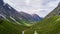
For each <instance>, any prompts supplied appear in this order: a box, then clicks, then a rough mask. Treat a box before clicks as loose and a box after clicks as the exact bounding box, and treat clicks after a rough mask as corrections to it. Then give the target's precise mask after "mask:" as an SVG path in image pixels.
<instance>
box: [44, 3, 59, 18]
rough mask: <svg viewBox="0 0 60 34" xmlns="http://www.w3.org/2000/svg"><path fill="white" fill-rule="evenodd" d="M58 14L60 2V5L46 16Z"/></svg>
mask: <svg viewBox="0 0 60 34" xmlns="http://www.w3.org/2000/svg"><path fill="white" fill-rule="evenodd" d="M56 15H60V3H59V4H58V6H57V7H56V8H55V9H54V10H52V11H51V12H50V13H49V14H48V15H47V16H46V17H45V18H50V17H52V16H56Z"/></svg>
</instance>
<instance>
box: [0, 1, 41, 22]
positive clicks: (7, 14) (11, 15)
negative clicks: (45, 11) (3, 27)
mask: <svg viewBox="0 0 60 34" xmlns="http://www.w3.org/2000/svg"><path fill="white" fill-rule="evenodd" d="M0 17H3V18H4V19H8V20H9V19H11V20H12V21H13V22H14V21H15V22H20V21H29V22H31V23H32V22H35V21H36V22H37V21H40V20H41V19H42V17H39V16H38V15H37V14H33V15H30V14H28V13H25V12H23V11H20V12H18V11H17V10H15V9H14V8H13V7H11V6H10V5H9V4H8V3H4V2H3V0H0Z"/></svg>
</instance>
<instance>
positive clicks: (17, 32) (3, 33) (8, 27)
mask: <svg viewBox="0 0 60 34" xmlns="http://www.w3.org/2000/svg"><path fill="white" fill-rule="evenodd" d="M28 28H29V27H28V26H24V25H18V24H17V23H15V22H10V21H7V20H2V19H0V34H21V33H22V31H23V30H25V29H28Z"/></svg>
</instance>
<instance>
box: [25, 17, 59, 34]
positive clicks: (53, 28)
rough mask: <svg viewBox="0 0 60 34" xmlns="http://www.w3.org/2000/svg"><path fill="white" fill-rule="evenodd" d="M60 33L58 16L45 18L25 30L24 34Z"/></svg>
mask: <svg viewBox="0 0 60 34" xmlns="http://www.w3.org/2000/svg"><path fill="white" fill-rule="evenodd" d="M34 32H37V33H38V34H60V16H54V17H51V18H46V19H44V20H42V21H41V22H39V23H36V24H35V25H33V26H32V27H31V28H30V29H27V30H25V34H34Z"/></svg>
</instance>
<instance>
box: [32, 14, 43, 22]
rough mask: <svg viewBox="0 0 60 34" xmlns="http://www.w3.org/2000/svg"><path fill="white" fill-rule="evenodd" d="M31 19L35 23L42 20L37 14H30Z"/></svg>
mask: <svg viewBox="0 0 60 34" xmlns="http://www.w3.org/2000/svg"><path fill="white" fill-rule="evenodd" d="M32 17H33V18H34V20H35V21H40V20H42V19H43V18H42V17H39V16H38V15H37V14H32Z"/></svg>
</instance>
